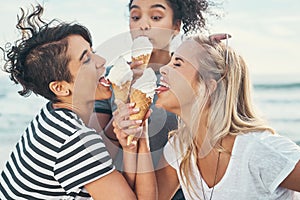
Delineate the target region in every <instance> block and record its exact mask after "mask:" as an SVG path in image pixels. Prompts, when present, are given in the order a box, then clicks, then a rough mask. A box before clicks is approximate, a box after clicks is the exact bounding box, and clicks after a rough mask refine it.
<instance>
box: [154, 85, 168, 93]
mask: <svg viewBox="0 0 300 200" xmlns="http://www.w3.org/2000/svg"><path fill="white" fill-rule="evenodd" d="M167 90H169V88H167V87H164V86H158V87H157V88H156V89H155V91H156V92H164V91H167Z"/></svg>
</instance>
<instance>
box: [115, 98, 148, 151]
mask: <svg viewBox="0 0 300 200" xmlns="http://www.w3.org/2000/svg"><path fill="white" fill-rule="evenodd" d="M115 103H116V104H117V107H118V109H117V110H116V111H115V112H114V113H113V116H114V121H113V127H114V132H115V134H116V137H117V138H118V140H119V142H120V144H121V146H122V147H123V150H128V151H133V150H135V149H136V141H137V139H138V138H139V136H140V135H141V132H142V129H143V127H142V126H141V124H142V122H143V121H142V120H130V118H129V117H130V115H131V114H135V113H138V112H139V108H135V107H134V106H135V104H134V103H128V104H125V103H123V102H122V101H120V100H118V99H115ZM128 135H134V136H135V138H136V139H135V140H134V142H132V143H131V144H130V145H127V137H128Z"/></svg>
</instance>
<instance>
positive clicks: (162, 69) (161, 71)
mask: <svg viewBox="0 0 300 200" xmlns="http://www.w3.org/2000/svg"><path fill="white" fill-rule="evenodd" d="M159 72H160V74H161V75H162V76H166V75H167V73H168V65H165V66H162V67H161V68H160V69H159Z"/></svg>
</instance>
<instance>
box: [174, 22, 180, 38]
mask: <svg viewBox="0 0 300 200" xmlns="http://www.w3.org/2000/svg"><path fill="white" fill-rule="evenodd" d="M180 28H181V21H180V20H176V22H175V23H174V30H175V33H174V34H175V35H178V34H179V33H180Z"/></svg>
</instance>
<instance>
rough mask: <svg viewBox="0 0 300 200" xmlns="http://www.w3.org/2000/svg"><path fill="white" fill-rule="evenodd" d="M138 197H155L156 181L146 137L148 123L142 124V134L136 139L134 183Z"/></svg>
mask: <svg viewBox="0 0 300 200" xmlns="http://www.w3.org/2000/svg"><path fill="white" fill-rule="evenodd" d="M135 190H136V194H137V196H138V197H139V199H149V200H150V199H157V198H158V196H157V183H156V177H155V172H154V167H153V162H152V157H151V151H150V146H149V137H148V123H147V122H146V123H145V125H144V134H143V136H142V137H141V138H140V139H139V141H138V160H137V174H136V184H135Z"/></svg>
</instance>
